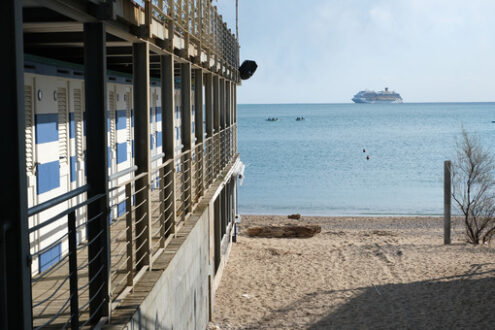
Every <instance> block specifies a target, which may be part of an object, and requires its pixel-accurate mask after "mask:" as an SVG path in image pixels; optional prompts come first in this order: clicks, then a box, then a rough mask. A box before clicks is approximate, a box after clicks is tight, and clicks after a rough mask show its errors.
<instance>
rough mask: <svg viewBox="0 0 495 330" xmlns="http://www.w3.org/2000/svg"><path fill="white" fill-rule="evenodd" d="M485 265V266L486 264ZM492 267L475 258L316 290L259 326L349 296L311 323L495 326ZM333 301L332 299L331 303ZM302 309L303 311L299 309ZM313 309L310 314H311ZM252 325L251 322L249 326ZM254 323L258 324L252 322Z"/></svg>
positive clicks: (324, 325) (275, 324)
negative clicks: (426, 276)
mask: <svg viewBox="0 0 495 330" xmlns="http://www.w3.org/2000/svg"><path fill="white" fill-rule="evenodd" d="M486 266H489V267H486ZM494 276H495V269H494V267H493V264H473V265H472V268H471V270H470V271H469V272H467V273H466V274H463V275H460V276H453V277H443V278H438V279H434V280H429V281H420V282H412V283H406V284H386V285H379V286H370V287H366V288H357V289H352V290H338V291H317V292H313V293H310V294H307V295H306V296H305V297H303V298H302V299H299V300H297V301H295V302H294V303H291V304H290V305H287V306H285V307H283V308H281V309H279V310H276V311H273V313H271V314H270V315H269V316H267V317H266V318H265V319H264V320H262V321H261V322H260V323H259V324H258V325H257V326H258V327H260V328H264V327H266V325H271V327H272V328H280V327H284V325H283V324H280V323H279V322H283V321H282V320H283V318H284V315H288V314H292V315H293V316H296V319H297V317H299V319H301V318H305V317H308V315H311V314H313V312H315V313H314V314H316V315H321V314H323V315H324V314H325V312H323V313H322V311H321V309H320V310H318V311H312V310H311V306H315V305H319V306H320V307H321V306H322V304H323V309H325V305H324V303H325V302H328V306H330V305H331V302H335V301H336V300H337V299H343V297H345V296H347V297H350V298H348V299H346V302H345V303H343V304H339V306H338V307H336V308H331V307H329V308H328V312H327V313H328V315H326V316H323V317H322V318H321V319H319V320H318V321H316V322H315V323H313V324H311V325H309V327H308V325H307V323H306V325H304V326H303V325H302V324H299V325H294V328H300V327H303V328H309V329H493V328H494V327H495V309H494V306H495V277H494ZM334 305H335V304H334ZM303 311H304V312H303ZM314 314H313V316H314ZM252 326H253V325H250V327H249V328H251V327H252ZM255 328H256V326H255Z"/></svg>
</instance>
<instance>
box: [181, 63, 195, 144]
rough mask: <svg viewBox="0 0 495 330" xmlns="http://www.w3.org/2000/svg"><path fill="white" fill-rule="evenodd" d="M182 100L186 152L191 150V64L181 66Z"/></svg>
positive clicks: (183, 134)
mask: <svg viewBox="0 0 495 330" xmlns="http://www.w3.org/2000/svg"><path fill="white" fill-rule="evenodd" d="M180 79H181V82H180V86H181V100H182V113H181V118H182V144H183V145H184V151H185V150H191V147H192V146H193V143H192V141H191V63H182V64H181V77H180Z"/></svg>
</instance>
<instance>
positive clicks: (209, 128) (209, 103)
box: [205, 73, 214, 137]
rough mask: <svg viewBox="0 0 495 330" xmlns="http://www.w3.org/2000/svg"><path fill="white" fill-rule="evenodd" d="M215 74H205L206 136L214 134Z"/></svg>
mask: <svg viewBox="0 0 495 330" xmlns="http://www.w3.org/2000/svg"><path fill="white" fill-rule="evenodd" d="M213 109H214V107H213V75H212V74H211V73H207V74H205V116H206V118H205V121H206V136H207V137H211V136H213Z"/></svg>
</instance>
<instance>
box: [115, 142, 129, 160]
mask: <svg viewBox="0 0 495 330" xmlns="http://www.w3.org/2000/svg"><path fill="white" fill-rule="evenodd" d="M126 160H127V142H122V143H117V164H120V163H122V162H125V161H126Z"/></svg>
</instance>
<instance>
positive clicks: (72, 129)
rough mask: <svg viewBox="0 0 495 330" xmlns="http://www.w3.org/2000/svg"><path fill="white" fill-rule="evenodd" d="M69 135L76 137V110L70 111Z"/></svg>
mask: <svg viewBox="0 0 495 330" xmlns="http://www.w3.org/2000/svg"><path fill="white" fill-rule="evenodd" d="M69 136H70V138H71V139H73V138H75V137H76V121H75V119H74V112H69Z"/></svg>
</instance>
